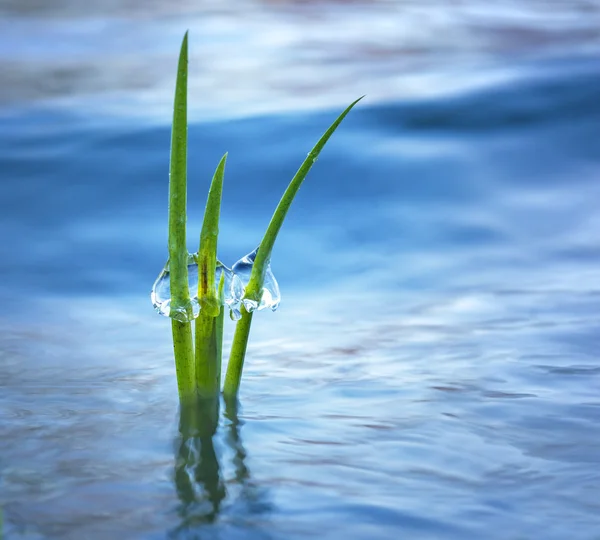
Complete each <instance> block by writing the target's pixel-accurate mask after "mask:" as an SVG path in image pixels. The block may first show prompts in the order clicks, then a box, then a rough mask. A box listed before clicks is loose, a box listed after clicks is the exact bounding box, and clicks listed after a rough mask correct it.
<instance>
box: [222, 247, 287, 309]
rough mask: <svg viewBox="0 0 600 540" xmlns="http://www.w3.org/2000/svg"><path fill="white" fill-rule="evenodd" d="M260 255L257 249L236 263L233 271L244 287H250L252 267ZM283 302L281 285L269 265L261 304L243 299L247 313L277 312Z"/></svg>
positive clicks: (249, 299)
mask: <svg viewBox="0 0 600 540" xmlns="http://www.w3.org/2000/svg"><path fill="white" fill-rule="evenodd" d="M257 253H258V248H256V249H255V250H254V251H253V252H252V253H248V255H245V256H244V257H242V258H241V259H240V260H239V261H238V262H236V263H235V264H234V265H233V266H232V267H231V269H232V270H233V273H234V275H235V276H238V277H239V278H240V280H241V282H242V284H243V286H244V287H246V285H248V282H249V281H250V274H251V273H252V267H253V266H254V259H255V258H256V254H257ZM280 302H281V293H280V292H279V285H278V284H277V280H276V279H275V276H274V275H273V271H272V270H271V264H270V263H268V264H267V271H266V272H265V280H264V282H263V289H262V296H261V299H260V303H259V302H258V301H257V300H253V299H251V298H243V299H242V303H243V304H244V307H245V308H246V311H248V312H252V311H254V310H257V311H260V310H261V309H266V308H271V309H272V310H273V311H275V310H276V309H277V308H278V307H279V303H280Z"/></svg>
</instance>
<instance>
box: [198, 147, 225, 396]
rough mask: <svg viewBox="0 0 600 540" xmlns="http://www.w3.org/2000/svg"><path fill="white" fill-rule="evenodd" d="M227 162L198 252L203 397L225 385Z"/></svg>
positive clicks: (211, 195) (212, 194)
mask: <svg viewBox="0 0 600 540" xmlns="http://www.w3.org/2000/svg"><path fill="white" fill-rule="evenodd" d="M226 159H227V154H225V155H224V156H223V158H222V159H221V161H220V163H219V165H218V166H217V170H216V171H215V174H214V176H213V179H212V183H211V185H210V191H209V192H208V200H207V201H206V210H205V211H204V221H203V223H202V232H201V233H200V249H199V250H198V298H199V299H200V315H199V316H198V318H197V319H196V385H197V388H198V393H199V395H200V396H201V397H203V398H213V397H215V396H218V395H219V390H220V383H221V357H222V347H223V314H224V312H225V308H224V307H223V299H224V283H225V275H224V274H223V273H222V274H221V281H220V282H219V290H218V291H217V287H216V284H215V272H216V266H217V240H218V236H219V215H220V213H221V194H222V191H223V176H224V171H225V161H226Z"/></svg>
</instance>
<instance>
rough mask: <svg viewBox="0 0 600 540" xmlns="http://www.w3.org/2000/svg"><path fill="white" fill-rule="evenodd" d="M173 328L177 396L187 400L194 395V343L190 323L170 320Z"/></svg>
mask: <svg viewBox="0 0 600 540" xmlns="http://www.w3.org/2000/svg"><path fill="white" fill-rule="evenodd" d="M171 328H172V330H173V352H174V355H175V371H176V373H177V389H178V391H179V398H180V400H181V401H182V402H183V401H188V400H189V399H190V398H192V397H194V396H195V395H196V385H195V381H194V343H193V340H192V327H191V324H190V323H184V322H180V321H176V320H175V319H172V320H171Z"/></svg>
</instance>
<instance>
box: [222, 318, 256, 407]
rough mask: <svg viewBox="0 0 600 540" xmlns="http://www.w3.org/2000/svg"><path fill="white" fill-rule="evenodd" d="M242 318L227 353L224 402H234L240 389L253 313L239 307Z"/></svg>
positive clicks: (236, 326)
mask: <svg viewBox="0 0 600 540" xmlns="http://www.w3.org/2000/svg"><path fill="white" fill-rule="evenodd" d="M240 309H241V312H242V318H241V319H240V320H239V321H238V323H237V324H236V325H235V334H234V336H233V343H232V344H231V352H230V353H229V364H228V365H227V374H226V375H225V383H224V384H223V396H224V397H225V399H226V400H230V401H232V400H235V399H236V396H237V394H238V392H239V389H240V383H241V381H242V370H243V369H244V358H245V357H246V349H247V348H248V337H249V336H250V326H251V325H252V315H253V313H248V312H247V311H246V308H245V307H244V306H241V308H240Z"/></svg>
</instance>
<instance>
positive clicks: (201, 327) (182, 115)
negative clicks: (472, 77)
mask: <svg viewBox="0 0 600 540" xmlns="http://www.w3.org/2000/svg"><path fill="white" fill-rule="evenodd" d="M187 77H188V36H187V33H186V34H185V36H184V39H183V42H182V44H181V51H180V54H179V61H178V66H177V80H176V84H175V102H174V111H173V126H172V134H171V160H170V179H169V241H168V244H169V268H170V277H169V279H170V291H171V305H170V315H171V317H173V318H172V331H173V349H174V354H175V366H176V371H177V384H178V389H179V395H180V398H181V401H182V402H184V401H191V402H194V401H195V397H196V396H199V397H201V398H208V399H210V398H215V397H216V396H218V394H219V389H220V375H221V357H222V343H223V313H224V310H225V306H224V305H223V297H222V291H220V290H219V292H217V285H218V284H216V283H215V269H216V261H217V239H218V233H219V215H220V210H221V193H222V189H223V176H224V169H225V159H226V157H225V156H224V157H223V159H222V160H221V162H220V163H219V165H218V167H217V170H216V172H215V175H214V177H213V180H212V183H211V186H210V190H209V193H208V200H207V203H206V210H205V213H204V221H203V225H202V232H201V235H200V249H199V251H198V255H197V264H198V300H199V304H200V314H199V316H198V317H197V319H196V323H195V333H196V339H195V348H194V340H193V336H192V327H191V321H192V320H193V318H194V317H193V310H192V304H191V299H190V292H189V286H188V257H189V254H188V251H187V244H186V219H187V201H186V197H187ZM358 101H359V100H356V101H355V102H354V103H352V104H351V105H350V106H349V107H347V108H346V110H345V111H344V112H342V114H341V115H340V116H339V117H338V118H337V119H336V120H335V122H334V123H333V124H332V125H331V126H330V127H329V129H328V130H327V131H326V132H325V134H324V135H323V136H322V137H321V139H319V141H318V142H317V144H316V145H315V147H314V148H313V149H312V150H311V151H310V152H309V153H308V156H307V157H306V159H305V160H304V162H303V163H302V165H301V166H300V168H299V169H298V171H297V172H296V174H295V176H294V178H292V180H291V182H290V184H289V186H288V188H287V189H286V191H285V192H284V194H283V196H282V198H281V200H280V202H279V204H278V206H277V208H276V209H275V212H274V214H273V217H272V218H271V221H270V223H269V226H268V228H267V231H266V232H265V235H264V237H263V239H262V240H261V243H260V246H259V249H258V253H257V255H256V258H255V260H254V264H253V266H252V271H251V275H250V279H249V282H248V283H247V285H246V289H245V294H244V300H246V301H251V302H253V303H254V304H255V305H258V304H259V303H260V300H261V297H262V294H263V286H264V282H265V275H266V272H267V268H268V266H269V262H270V258H271V252H272V249H273V245H274V243H275V240H276V238H277V235H278V234H279V231H280V229H281V226H282V225H283V221H284V220H285V216H286V215H287V212H288V210H289V208H290V206H291V204H292V201H293V200H294V197H295V196H296V194H297V192H298V190H299V189H300V186H301V185H302V183H303V182H304V179H305V178H306V176H307V174H308V172H309V171H310V169H311V168H312V166H313V164H314V162H315V161H316V160H317V157H318V156H319V154H320V152H321V150H322V149H323V147H324V146H325V144H326V143H327V141H328V140H329V138H330V137H331V135H332V134H333V132H334V131H335V130H336V129H337V127H338V126H339V125H340V123H341V122H342V120H343V119H344V118H345V117H346V115H347V114H348V113H349V112H350V110H351V109H352V107H354V105H356V103H357V102H358ZM249 309H250V308H249ZM240 311H241V319H240V320H239V322H238V323H237V326H236V330H235V335H234V339H233V344H232V348H231V355H230V358H229V364H228V368H227V375H226V378H225V383H224V387H223V394H224V395H225V397H226V398H228V399H229V400H231V399H235V398H236V396H237V394H238V391H239V386H240V382H241V377H242V369H243V366H244V357H245V354H246V349H247V346H248V338H249V335H250V326H251V323H252V315H253V313H252V312H251V311H248V310H247V309H246V306H245V305H241V306H240Z"/></svg>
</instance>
